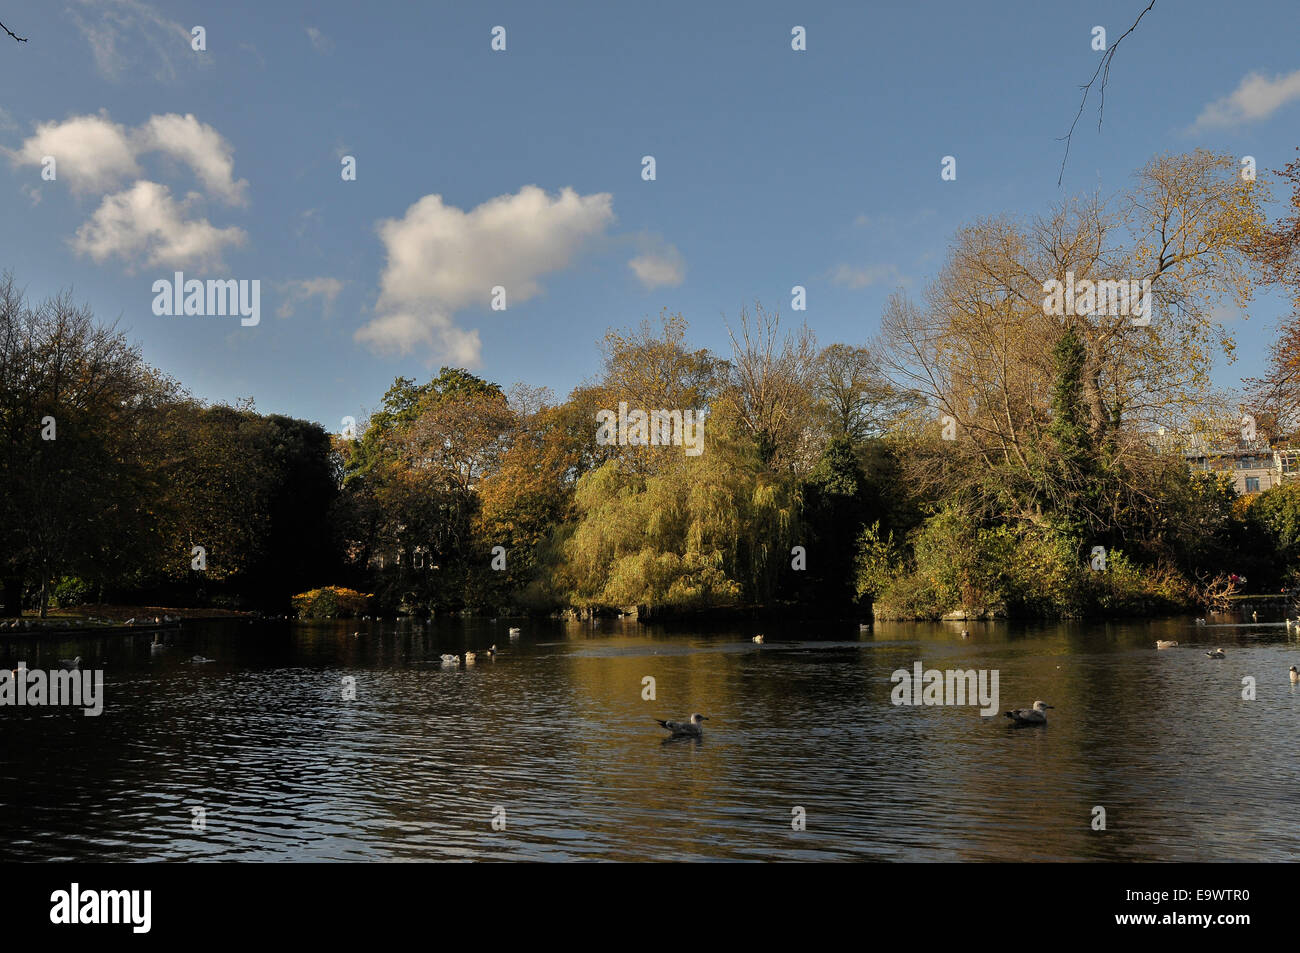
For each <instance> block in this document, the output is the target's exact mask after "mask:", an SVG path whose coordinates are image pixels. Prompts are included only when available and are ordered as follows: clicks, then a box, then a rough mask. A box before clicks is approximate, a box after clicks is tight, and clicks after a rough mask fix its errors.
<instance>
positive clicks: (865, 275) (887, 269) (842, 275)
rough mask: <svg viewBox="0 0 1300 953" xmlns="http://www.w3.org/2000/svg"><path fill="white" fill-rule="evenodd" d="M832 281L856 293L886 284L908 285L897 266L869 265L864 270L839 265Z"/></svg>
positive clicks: (832, 275) (832, 274)
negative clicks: (859, 290) (872, 286)
mask: <svg viewBox="0 0 1300 953" xmlns="http://www.w3.org/2000/svg"><path fill="white" fill-rule="evenodd" d="M831 280H832V281H834V282H835V283H836V284H837V285H843V286H845V287H847V288H852V289H853V290H855V291H856V290H858V289H860V288H868V287H870V286H871V285H878V284H882V283H885V282H888V283H890V284H894V285H901V284H906V283H907V282H906V279H904V278H903V274H902V272H900V271H899V270H898V266H896V265H867V266H865V267H862V268H855V267H852V266H850V265H839V266H838V267H836V268H835V270H834V271H833V272H832V273H831Z"/></svg>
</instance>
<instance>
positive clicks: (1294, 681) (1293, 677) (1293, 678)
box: [1291, 665, 1300, 685]
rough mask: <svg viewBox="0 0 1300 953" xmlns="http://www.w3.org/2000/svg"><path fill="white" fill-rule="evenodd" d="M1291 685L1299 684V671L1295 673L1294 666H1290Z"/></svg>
mask: <svg viewBox="0 0 1300 953" xmlns="http://www.w3.org/2000/svg"><path fill="white" fill-rule="evenodd" d="M1291 684H1292V685H1296V684H1300V671H1297V670H1296V667H1295V666H1294V665H1292V666H1291Z"/></svg>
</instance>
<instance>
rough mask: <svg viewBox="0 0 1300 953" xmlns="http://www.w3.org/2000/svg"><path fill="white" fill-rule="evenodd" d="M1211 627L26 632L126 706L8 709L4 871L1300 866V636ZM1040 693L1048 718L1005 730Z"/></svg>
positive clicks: (24, 653)
mask: <svg viewBox="0 0 1300 953" xmlns="http://www.w3.org/2000/svg"><path fill="white" fill-rule="evenodd" d="M1210 621H1211V624H1209V625H1205V626H1198V625H1195V624H1193V620H1191V619H1176V620H1162V621H1159V622H1155V623H1147V622H1137V623H1123V624H1118V623H1117V624H1083V623H1080V624H1070V625H1041V626H1017V625H1006V624H993V623H988V624H985V623H971V624H970V625H969V629H970V633H971V635H970V638H969V639H965V640H963V639H962V638H961V636H960V632H961V629H962V626H961V624H911V623H878V624H877V625H876V627H875V629H874V631H872V632H869V633H860V632H859V631H858V629H857V626H856V625H855V624H847V625H846V624H830V625H822V624H811V623H809V624H805V625H801V626H785V627H783V626H780V625H777V624H775V623H773V624H771V625H769V626H765V627H762V626H760V627H752V626H751V627H747V628H744V629H740V628H738V629H736V630H733V631H709V632H697V633H692V632H681V631H673V632H668V631H664V630H662V629H658V628H654V627H647V626H642V625H638V624H636V623H633V622H626V623H624V622H605V623H599V624H595V625H592V624H578V623H571V624H564V623H558V622H548V623H539V622H511V623H508V622H507V621H506V620H504V619H503V620H500V621H499V622H496V623H493V622H490V621H487V620H481V621H473V622H461V621H447V622H431V623H427V624H419V623H416V622H411V621H405V620H402V621H397V622H392V621H389V622H383V623H380V622H373V623H364V622H350V623H339V624H297V623H288V622H281V623H249V622H230V621H221V622H196V623H187V624H186V626H185V628H184V629H182V630H181V631H180V632H172V633H169V634H168V635H167V636H166V637H165V648H162V649H160V650H153V649H151V647H150V643H151V641H152V639H153V637H152V636H149V635H140V636H122V635H113V636H89V635H88V636H84V637H77V638H69V639H64V640H59V641H49V640H46V641H38V640H31V639H20V638H16V637H15V638H0V662H2V663H3V664H4V665H5V666H6V667H13V666H16V665H17V664H18V662H19V661H24V662H26V663H27V666H28V668H29V669H49V668H54V667H57V660H58V659H59V658H61V657H72V656H75V655H81V656H82V657H83V662H82V667H83V668H84V669H90V668H100V669H102V670H103V672H104V691H105V705H104V711H103V714H101V715H100V716H98V717H85V716H84V715H83V714H82V712H81V710H80V709H74V708H66V707H65V708H54V707H46V708H15V707H4V708H0V812H2V813H0V816H2V817H3V818H4V820H5V836H4V838H3V839H2V840H0V857H3V859H6V860H15V859H41V860H92V861H100V860H160V859H182V858H184V859H209V860H445V859H498V860H511V859H532V860H581V859H591V860H642V859H659V860H670V859H671V860H702V859H720V860H778V859H787V860H848V859H878V860H908V861H919V860H1016V861H1019V860H1124V861H1137V860H1190V861H1205V860H1225V861H1226V860H1294V859H1296V857H1297V856H1298V854H1300V828H1298V827H1297V825H1296V823H1295V822H1296V820H1297V819H1300V783H1298V780H1300V779H1298V778H1297V774H1298V773H1300V772H1298V770H1297V766H1296V758H1295V755H1294V754H1293V753H1292V752H1293V750H1294V749H1293V744H1294V742H1295V739H1296V737H1297V734H1298V729H1300V687H1296V686H1292V685H1291V684H1290V681H1289V678H1288V673H1287V669H1288V667H1289V666H1290V665H1292V664H1297V665H1300V643H1297V642H1296V641H1295V639H1296V636H1295V635H1294V634H1292V635H1291V636H1290V637H1289V638H1288V634H1287V631H1286V627H1285V626H1284V625H1283V624H1282V621H1281V617H1280V615H1279V616H1277V617H1276V618H1271V619H1269V620H1264V619H1263V618H1262V617H1261V621H1260V622H1259V623H1258V624H1248V623H1247V622H1246V621H1245V620H1241V621H1238V622H1235V621H1234V620H1231V619H1226V618H1224V619H1211V620H1210ZM509 625H519V626H521V627H522V629H523V634H522V637H520V638H518V639H517V640H513V641H512V640H511V639H510V638H509V637H508V634H507V628H508V626H509ZM358 630H359V634H358V635H356V636H354V635H353V632H355V631H358ZM756 631H763V632H764V633H765V635H766V642H765V643H764V644H762V645H757V644H754V643H752V642H751V641H750V636H752V635H753V634H754V633H755V632H756ZM1156 639H1176V640H1178V641H1179V642H1180V643H1181V644H1180V645H1179V646H1178V647H1177V648H1173V649H1168V650H1162V651H1158V650H1156V648H1155V646H1154V643H1155V640H1156ZM492 643H496V645H497V646H498V647H499V649H500V651H499V653H498V654H497V656H496V658H495V659H489V658H487V657H486V656H485V655H483V654H480V655H479V658H478V661H477V662H476V663H475V664H474V665H472V666H468V667H459V668H445V667H442V666H440V665H439V661H438V660H439V656H440V655H441V654H443V653H452V654H459V653H462V652H464V651H465V650H466V649H467V648H469V649H478V650H480V651H481V650H482V649H485V648H486V647H487V646H489V645H491V644H492ZM1220 646H1221V647H1222V648H1223V649H1224V651H1225V655H1226V657H1225V658H1224V659H1222V660H1212V659H1209V658H1207V657H1206V655H1205V650H1206V649H1208V648H1213V647H1220ZM195 655H202V656H205V657H208V658H210V659H212V660H213V661H211V662H209V663H206V664H196V663H194V662H192V661H191V658H192V657H193V656H195ZM918 660H919V661H921V662H922V663H923V664H924V667H925V668H927V669H929V668H934V669H940V670H947V669H961V670H969V669H974V670H987V671H993V670H996V672H997V673H998V688H999V692H1000V698H999V702H1000V708H999V714H998V715H996V716H993V717H983V716H981V714H980V712H979V709H978V707H976V706H970V705H965V706H956V705H945V706H938V705H935V706H911V707H909V706H896V705H894V704H892V703H891V693H892V692H893V689H894V687H895V686H894V683H893V682H891V674H892V673H893V672H894V671H895V670H898V669H905V670H908V671H909V672H910V671H911V670H912V668H913V664H914V663H915V662H916V661H918ZM345 676H352V677H353V678H354V679H355V690H356V697H355V699H353V700H344V699H343V690H342V686H343V684H344V683H343V679H344V677H345ZM647 676H650V677H652V678H653V679H654V692H655V696H656V697H655V698H654V699H653V700H646V699H645V698H643V693H644V692H646V689H645V687H644V683H643V679H645V678H646V677H647ZM1246 676H1252V677H1253V678H1254V679H1255V681H1256V698H1255V699H1254V700H1243V698H1242V692H1243V682H1242V680H1243V678H1244V677H1246ZM1036 699H1042V700H1043V701H1045V702H1047V703H1049V704H1051V705H1053V706H1054V708H1053V709H1051V710H1050V711H1049V712H1048V719H1049V723H1048V724H1047V725H1046V726H1042V727H1032V728H1014V727H1012V726H1011V722H1010V720H1009V719H1007V718H1005V717H1002V716H1001V711H1003V710H1006V709H1008V708H1022V707H1028V706H1029V705H1031V704H1032V703H1033V702H1034V701H1035V700H1036ZM695 711H698V712H701V713H703V714H705V715H707V716H709V720H708V721H707V722H705V723H704V724H705V732H704V736H703V738H702V739H700V740H695V739H686V740H678V741H669V742H665V741H664V738H665V736H666V733H665V732H664V731H663V730H661V729H660V727H659V726H658V725H656V724H655V722H654V719H656V718H675V719H681V718H686V717H688V716H689V715H690V714H691V712H695ZM1097 807H1101V808H1104V810H1105V828H1106V829H1105V830H1094V829H1093V827H1094V817H1095V816H1096V815H1095V811H1094V808H1097ZM195 808H201V809H202V812H203V818H202V820H203V824H202V828H203V829H202V830H199V829H196V820H197V818H196V814H195V812H194V809H195ZM797 809H802V811H799V810H797ZM800 820H802V823H803V824H804V825H805V829H803V830H796V829H795V827H796V826H798V824H797V823H795V822H798V821H800ZM494 821H495V822H496V823H495V825H494Z"/></svg>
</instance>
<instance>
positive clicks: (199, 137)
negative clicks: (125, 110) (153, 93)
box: [4, 113, 248, 205]
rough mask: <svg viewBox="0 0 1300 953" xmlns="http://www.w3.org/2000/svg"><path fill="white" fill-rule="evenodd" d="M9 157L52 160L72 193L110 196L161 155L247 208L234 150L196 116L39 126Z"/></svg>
mask: <svg viewBox="0 0 1300 953" xmlns="http://www.w3.org/2000/svg"><path fill="white" fill-rule="evenodd" d="M4 152H5V154H6V155H7V156H8V157H9V159H10V161H11V162H13V163H14V165H34V166H39V165H41V163H42V161H43V159H44V157H45V156H53V157H54V159H55V161H56V163H57V166H56V169H57V173H58V179H57V180H56V181H60V182H62V181H66V182H68V184H69V186H70V187H71V188H72V190H73V191H74V192H106V191H108V190H109V189H111V188H114V187H116V186H117V185H118V184H120V183H121V182H122V181H123V180H124V179H128V178H137V177H139V175H140V166H139V159H140V157H141V156H144V155H148V154H149V153H152V152H161V153H163V154H164V155H169V156H171V157H172V158H175V159H179V160H180V161H181V162H183V163H185V164H186V165H187V166H189V167H190V169H192V170H193V172H194V174H195V176H196V177H197V178H198V180H199V182H200V183H201V184H202V185H203V186H204V188H206V189H208V190H209V191H210V192H212V193H215V194H216V196H217V197H218V198H220V199H222V200H223V201H225V202H228V203H229V204H231V205H243V204H244V202H245V197H244V192H245V190H246V188H247V187H248V183H247V182H245V181H244V180H243V179H240V180H239V181H238V182H236V181H235V180H234V169H235V160H234V149H233V147H231V145H230V143H228V142H227V141H226V140H225V139H224V138H222V136H221V133H219V132H217V130H216V129H214V128H212V127H211V126H207V125H204V124H203V123H201V122H199V121H198V120H197V119H195V118H194V116H192V115H188V114H187V115H184V116H181V115H178V114H176V113H168V114H166V115H162V116H150V117H149V119H148V120H147V121H146V122H144V123H142V124H141V125H140V126H138V127H136V128H135V129H134V130H132V129H128V128H127V127H126V126H123V125H120V124H118V123H115V122H113V121H112V120H111V119H110V118H109V117H108V114H107V113H101V114H99V115H97V116H73V117H71V118H70V119H65V120H63V121H62V122H60V121H58V120H51V121H50V122H43V123H39V124H38V125H37V126H36V133H35V135H32V136H30V137H28V138H27V139H25V140H23V143H22V145H21V146H19V147H18V148H17V149H6V150H4Z"/></svg>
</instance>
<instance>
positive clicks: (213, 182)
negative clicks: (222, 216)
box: [134, 113, 248, 205]
mask: <svg viewBox="0 0 1300 953" xmlns="http://www.w3.org/2000/svg"><path fill="white" fill-rule="evenodd" d="M134 138H135V142H136V147H137V149H138V150H139V152H141V153H144V152H162V153H165V154H166V155H170V156H172V157H173V158H176V159H179V160H180V161H182V162H184V163H185V164H186V165H188V166H189V167H190V168H191V169H193V170H194V174H195V175H196V176H198V179H199V181H200V182H201V183H203V185H204V187H205V188H207V189H208V190H209V191H211V192H215V193H216V194H217V196H218V197H220V198H222V199H224V200H225V201H226V202H228V203H230V204H231V205H243V204H244V203H245V201H246V199H245V196H244V192H245V190H246V189H247V188H248V183H247V182H246V181H245V180H243V179H240V180H239V181H238V182H236V181H234V174H235V156H234V153H235V150H234V148H233V147H232V146H231V145H230V143H228V142H226V140H225V139H223V138H222V136H221V133H219V132H217V130H216V129H214V128H212V127H211V126H207V125H204V124H203V123H201V122H199V121H198V120H197V119H195V118H194V116H193V115H192V114H190V113H186V114H185V115H184V116H181V115H178V114H177V113H168V114H167V115H165V116H150V117H149V121H148V122H146V123H144V124H143V125H141V126H140V127H139V128H138V129H137V130H136V132H135V136H134Z"/></svg>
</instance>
